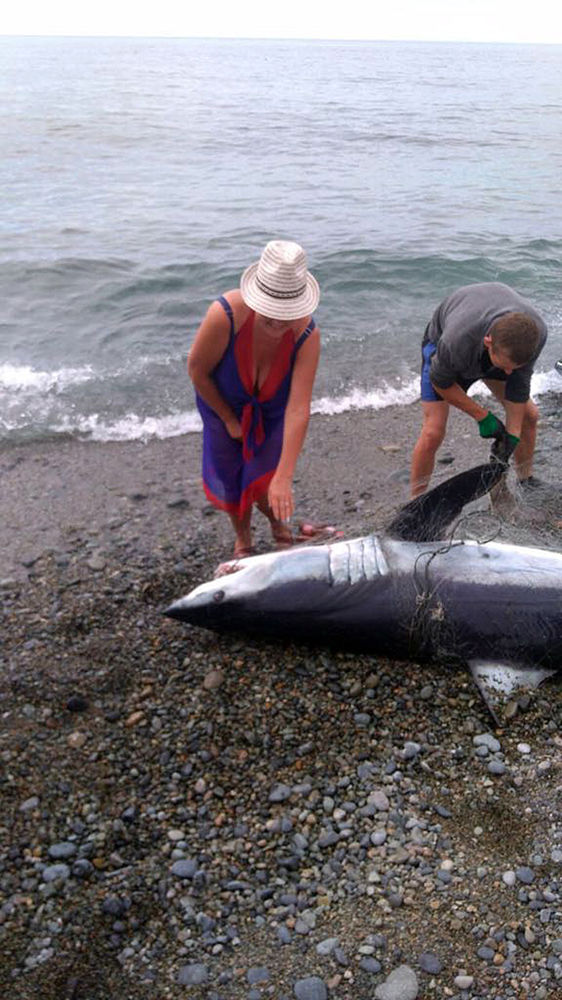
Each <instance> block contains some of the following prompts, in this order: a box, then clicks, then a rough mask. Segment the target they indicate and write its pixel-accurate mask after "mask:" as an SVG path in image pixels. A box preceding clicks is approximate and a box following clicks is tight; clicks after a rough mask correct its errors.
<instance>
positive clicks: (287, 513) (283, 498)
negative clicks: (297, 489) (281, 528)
mask: <svg viewBox="0 0 562 1000" xmlns="http://www.w3.org/2000/svg"><path fill="white" fill-rule="evenodd" d="M267 500H268V503H269V506H270V507H271V511H272V513H273V516H274V518H275V520H276V521H290V519H291V518H292V516H293V512H294V509H295V505H294V501H293V483H292V480H291V479H289V478H288V477H287V476H280V475H278V473H275V475H274V477H273V479H272V480H271V483H270V484H269V490H268V491H267Z"/></svg>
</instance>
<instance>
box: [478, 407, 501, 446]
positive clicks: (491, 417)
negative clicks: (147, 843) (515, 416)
mask: <svg viewBox="0 0 562 1000" xmlns="http://www.w3.org/2000/svg"><path fill="white" fill-rule="evenodd" d="M478 430H479V431H480V437H483V438H495V439H496V441H501V439H502V438H505V436H506V434H507V431H506V429H505V426H504V425H503V424H502V422H501V420H498V418H497V417H496V416H495V414H493V413H492V411H491V410H488V412H487V414H486V416H485V417H483V418H482V420H479V421H478Z"/></svg>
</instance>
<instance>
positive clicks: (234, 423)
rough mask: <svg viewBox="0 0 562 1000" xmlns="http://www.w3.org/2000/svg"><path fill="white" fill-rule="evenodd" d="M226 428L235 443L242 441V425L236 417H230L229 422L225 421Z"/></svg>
mask: <svg viewBox="0 0 562 1000" xmlns="http://www.w3.org/2000/svg"><path fill="white" fill-rule="evenodd" d="M224 426H225V427H226V429H227V431H228V433H229V434H230V436H231V438H233V439H234V441H241V440H242V425H241V424H240V421H239V420H237V419H236V417H230V418H229V419H228V420H225V422H224Z"/></svg>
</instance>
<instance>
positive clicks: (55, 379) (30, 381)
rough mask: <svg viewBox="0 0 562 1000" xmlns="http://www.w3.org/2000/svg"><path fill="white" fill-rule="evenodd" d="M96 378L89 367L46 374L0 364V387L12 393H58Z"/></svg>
mask: <svg viewBox="0 0 562 1000" xmlns="http://www.w3.org/2000/svg"><path fill="white" fill-rule="evenodd" d="M98 377H99V373H97V372H96V371H95V370H94V368H93V367H92V366H91V365H82V366H80V367H78V368H59V369H57V370H56V371H52V372H46V371H40V370H37V369H36V368H32V366H31V365H18V364H11V363H10V362H6V363H4V364H0V387H1V388H3V389H6V390H8V391H10V390H11V391H14V392H18V391H20V390H24V391H25V390H28V391H31V392H36V393H38V394H40V393H45V392H50V391H51V390H53V389H54V390H56V391H58V392H60V391H62V390H64V389H67V388H68V387H69V386H71V385H80V384H82V383H84V382H89V381H91V380H92V379H95V378H98Z"/></svg>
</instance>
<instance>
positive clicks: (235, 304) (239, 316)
mask: <svg viewBox="0 0 562 1000" xmlns="http://www.w3.org/2000/svg"><path fill="white" fill-rule="evenodd" d="M222 297H223V299H226V301H227V302H228V304H229V306H230V307H231V309H232V312H233V315H234V325H235V327H236V329H237V330H238V329H239V328H240V327H241V326H242V324H243V323H244V321H245V320H246V319H247V317H248V313H250V312H251V310H250V308H249V306H247V305H246V303H245V302H244V299H243V298H242V295H241V294H240V289H239V288H233V289H231V291H229V292H223V293H222Z"/></svg>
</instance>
